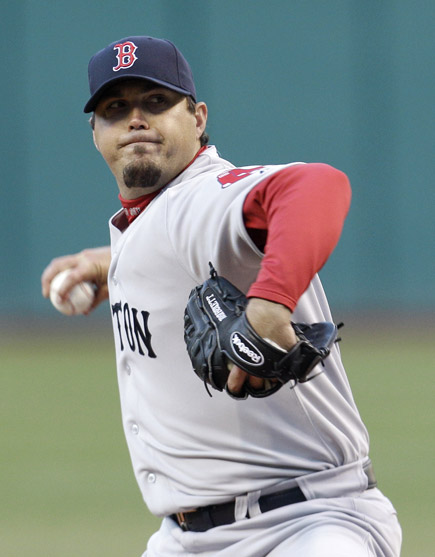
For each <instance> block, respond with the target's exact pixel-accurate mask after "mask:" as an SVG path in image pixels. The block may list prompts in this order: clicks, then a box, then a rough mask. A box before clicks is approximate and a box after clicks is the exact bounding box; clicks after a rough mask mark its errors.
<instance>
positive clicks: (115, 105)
mask: <svg viewBox="0 0 435 557" xmlns="http://www.w3.org/2000/svg"><path fill="white" fill-rule="evenodd" d="M125 105H126V103H125V101H122V100H120V99H116V100H114V101H110V102H108V103H107V105H106V110H117V109H119V108H124V107H125Z"/></svg>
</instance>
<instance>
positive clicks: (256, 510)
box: [248, 490, 261, 518]
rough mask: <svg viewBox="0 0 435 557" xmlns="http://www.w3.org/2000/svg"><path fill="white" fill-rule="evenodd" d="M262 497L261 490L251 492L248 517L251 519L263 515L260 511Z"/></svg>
mask: <svg viewBox="0 0 435 557" xmlns="http://www.w3.org/2000/svg"><path fill="white" fill-rule="evenodd" d="M260 495H261V490H258V491H251V492H250V493H248V516H249V518H254V516H258V515H259V514H261V509H260V502H259V499H260Z"/></svg>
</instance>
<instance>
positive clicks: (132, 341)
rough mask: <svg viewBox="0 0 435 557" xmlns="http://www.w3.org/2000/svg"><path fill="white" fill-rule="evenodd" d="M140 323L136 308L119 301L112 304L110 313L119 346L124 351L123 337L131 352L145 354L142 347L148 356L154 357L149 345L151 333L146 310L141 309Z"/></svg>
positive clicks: (154, 354)
mask: <svg viewBox="0 0 435 557" xmlns="http://www.w3.org/2000/svg"><path fill="white" fill-rule="evenodd" d="M140 314H141V316H142V324H141V323H140V322H139V318H138V310H137V309H136V308H130V306H129V305H128V304H127V303H125V304H124V306H122V304H121V302H117V303H116V304H113V305H112V315H113V318H114V319H116V324H117V328H118V337H119V347H120V349H121V351H122V352H123V351H124V347H125V345H124V338H125V339H127V344H128V346H129V348H130V350H131V351H132V352H135V351H136V348H137V351H138V352H139V354H140V355H141V356H144V355H145V352H144V348H146V350H147V355H148V356H149V357H150V358H156V357H157V356H156V353H155V352H154V350H153V348H152V346H151V333H150V330H149V328H148V318H149V316H150V314H149V312H148V311H141V312H140Z"/></svg>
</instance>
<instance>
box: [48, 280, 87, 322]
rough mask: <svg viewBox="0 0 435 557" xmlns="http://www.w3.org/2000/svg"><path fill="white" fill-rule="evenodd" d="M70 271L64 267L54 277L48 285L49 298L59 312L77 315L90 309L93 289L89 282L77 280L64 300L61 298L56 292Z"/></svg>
mask: <svg viewBox="0 0 435 557" xmlns="http://www.w3.org/2000/svg"><path fill="white" fill-rule="evenodd" d="M70 272H71V270H70V269H66V270H65V271H62V272H60V273H59V274H58V275H56V276H55V277H54V279H53V280H52V282H51V287H50V300H51V303H52V304H53V305H54V307H55V308H56V309H57V310H58V311H60V312H61V313H64V314H65V315H78V314H81V313H84V312H85V311H87V310H88V309H90V307H91V305H92V303H93V301H94V298H95V290H94V288H93V285H92V283H91V282H79V284H76V285H75V286H73V288H72V289H71V290H70V292H69V294H68V296H67V298H66V300H61V299H60V297H59V294H58V292H59V289H60V288H61V286H62V285H63V283H64V282H65V279H66V278H67V277H68V275H69V273H70Z"/></svg>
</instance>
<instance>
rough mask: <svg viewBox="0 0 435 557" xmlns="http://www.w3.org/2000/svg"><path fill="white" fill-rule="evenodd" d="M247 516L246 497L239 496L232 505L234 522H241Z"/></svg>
mask: <svg viewBox="0 0 435 557" xmlns="http://www.w3.org/2000/svg"><path fill="white" fill-rule="evenodd" d="M247 514H248V496H247V495H239V497H236V500H235V504H234V520H236V521H238V520H243V519H244V518H246V516H247Z"/></svg>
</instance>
